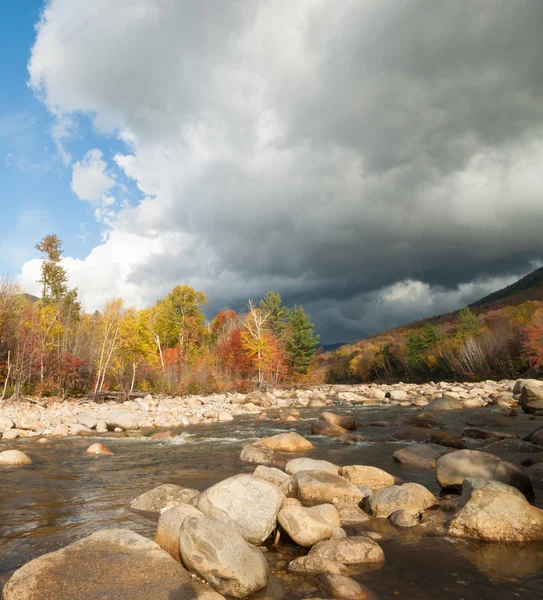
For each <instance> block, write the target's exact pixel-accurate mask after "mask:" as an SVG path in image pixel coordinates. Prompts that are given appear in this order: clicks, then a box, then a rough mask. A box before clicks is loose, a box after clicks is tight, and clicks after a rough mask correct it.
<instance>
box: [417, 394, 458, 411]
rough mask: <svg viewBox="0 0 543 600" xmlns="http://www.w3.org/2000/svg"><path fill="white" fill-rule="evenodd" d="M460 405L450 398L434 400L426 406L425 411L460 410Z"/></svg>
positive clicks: (444, 397)
mask: <svg viewBox="0 0 543 600" xmlns="http://www.w3.org/2000/svg"><path fill="white" fill-rule="evenodd" d="M462 408H463V407H462V403H461V402H460V400H457V399H456V398H452V397H451V396H443V397H442V398H436V399H435V400H432V402H430V403H429V404H427V405H426V408H425V410H462Z"/></svg>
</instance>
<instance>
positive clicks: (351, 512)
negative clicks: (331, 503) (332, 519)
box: [337, 503, 372, 526]
mask: <svg viewBox="0 0 543 600" xmlns="http://www.w3.org/2000/svg"><path fill="white" fill-rule="evenodd" d="M337 512H338V515H339V520H340V522H341V525H347V526H352V525H361V524H363V523H368V522H369V521H371V520H372V517H370V516H369V515H368V513H365V512H364V511H363V510H362V509H361V508H359V507H358V506H356V504H345V503H340V504H338V505H337Z"/></svg>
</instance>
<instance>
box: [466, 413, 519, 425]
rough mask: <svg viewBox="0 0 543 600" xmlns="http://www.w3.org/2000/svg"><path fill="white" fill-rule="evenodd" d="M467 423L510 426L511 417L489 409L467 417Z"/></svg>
mask: <svg viewBox="0 0 543 600" xmlns="http://www.w3.org/2000/svg"><path fill="white" fill-rule="evenodd" d="M466 424H467V425H472V426H481V425H482V426H483V427H510V426H511V418H510V417H505V416H504V415H502V414H500V413H496V412H490V411H487V412H486V413H484V414H480V415H473V416H471V417H470V418H469V419H466Z"/></svg>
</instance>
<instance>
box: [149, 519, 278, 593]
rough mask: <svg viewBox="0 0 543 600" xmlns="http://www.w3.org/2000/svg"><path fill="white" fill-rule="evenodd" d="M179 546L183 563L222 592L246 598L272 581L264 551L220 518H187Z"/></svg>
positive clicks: (180, 535) (182, 527) (183, 525)
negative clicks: (248, 541) (249, 542)
mask: <svg viewBox="0 0 543 600" xmlns="http://www.w3.org/2000/svg"><path fill="white" fill-rule="evenodd" d="M179 549H180V553H181V558H182V560H183V564H184V565H185V566H186V567H187V568H188V569H189V570H190V571H193V572H194V573H196V574H197V575H198V576H199V577H201V578H202V579H204V580H205V581H207V582H208V583H209V584H210V585H211V586H212V587H213V588H215V589H216V590H218V591H219V592H220V593H221V594H225V595H227V596H233V597H234V598H245V597H246V596H249V595H250V594H254V593H255V592H257V591H258V590H261V589H263V588H264V587H266V584H267V583H268V579H269V576H270V568H269V567H268V563H267V561H266V559H265V558H264V555H263V554H262V552H261V551H260V550H259V549H258V548H255V547H253V546H251V545H250V544H248V543H247V542H246V541H245V540H244V539H243V537H242V536H241V535H240V534H239V533H238V531H237V530H235V529H234V528H232V527H230V526H229V525H227V524H226V523H222V522H220V521H217V520H216V519H212V518H210V517H205V516H203V517H200V516H189V517H187V518H186V519H185V520H184V521H183V524H182V525H181V531H180V534H179ZM150 597H152V596H150Z"/></svg>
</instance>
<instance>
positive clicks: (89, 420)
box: [77, 412, 98, 429]
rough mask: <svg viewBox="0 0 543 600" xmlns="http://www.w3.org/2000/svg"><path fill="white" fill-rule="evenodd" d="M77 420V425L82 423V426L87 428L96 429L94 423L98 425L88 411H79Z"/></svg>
mask: <svg viewBox="0 0 543 600" xmlns="http://www.w3.org/2000/svg"><path fill="white" fill-rule="evenodd" d="M77 422H78V424H79V425H83V426H84V427H87V428H88V429H96V425H98V421H97V420H96V417H94V416H93V415H91V414H90V413H88V412H80V413H79V414H78V415H77Z"/></svg>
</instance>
